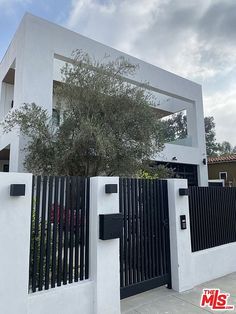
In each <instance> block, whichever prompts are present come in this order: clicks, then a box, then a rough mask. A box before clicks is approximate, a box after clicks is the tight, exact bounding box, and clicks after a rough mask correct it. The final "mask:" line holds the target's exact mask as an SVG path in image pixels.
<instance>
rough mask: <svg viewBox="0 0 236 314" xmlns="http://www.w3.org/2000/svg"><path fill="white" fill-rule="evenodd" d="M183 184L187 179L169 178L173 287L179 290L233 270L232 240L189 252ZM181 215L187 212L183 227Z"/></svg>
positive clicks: (235, 263)
mask: <svg viewBox="0 0 236 314" xmlns="http://www.w3.org/2000/svg"><path fill="white" fill-rule="evenodd" d="M186 187H187V181H186V180H180V179H169V180H168V197H169V224H170V249H171V275H172V287H173V289H174V290H176V291H178V292H182V291H186V290H190V289H192V288H193V287H195V286H197V285H199V284H202V283H204V282H206V281H210V280H213V279H216V278H219V277H221V276H224V275H227V274H230V273H232V272H235V271H236V243H235V242H234V243H229V244H225V245H221V246H217V247H213V248H210V249H206V250H202V251H198V252H192V249H191V236H190V219H189V204H188V196H180V195H179V189H180V188H186ZM180 215H186V222H187V229H186V230H181V228H180Z"/></svg>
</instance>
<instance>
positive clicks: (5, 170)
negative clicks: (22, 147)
mask: <svg viewBox="0 0 236 314" xmlns="http://www.w3.org/2000/svg"><path fill="white" fill-rule="evenodd" d="M3 172H9V165H7V164H5V165H3Z"/></svg>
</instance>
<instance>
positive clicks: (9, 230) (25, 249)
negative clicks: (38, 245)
mask: <svg viewBox="0 0 236 314" xmlns="http://www.w3.org/2000/svg"><path fill="white" fill-rule="evenodd" d="M11 184H25V185H26V193H25V196H19V197H17V196H10V185H11ZM31 191H32V175H31V174H28V173H11V174H9V173H0V250H1V258H0V313H2V314H3V313H4V314H16V313H20V314H27V305H28V280H29V251H30V221H31Z"/></svg>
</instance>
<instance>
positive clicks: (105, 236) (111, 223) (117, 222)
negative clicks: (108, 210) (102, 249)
mask: <svg viewBox="0 0 236 314" xmlns="http://www.w3.org/2000/svg"><path fill="white" fill-rule="evenodd" d="M122 229H123V215H122V214H107V215H99V239H101V240H111V239H116V238H120V237H121V235H122Z"/></svg>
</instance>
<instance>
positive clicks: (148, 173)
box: [138, 165, 177, 179]
mask: <svg viewBox="0 0 236 314" xmlns="http://www.w3.org/2000/svg"><path fill="white" fill-rule="evenodd" d="M138 177H139V178H142V179H166V178H176V177H177V176H176V174H175V172H174V170H173V169H171V168H168V167H166V166H164V165H158V166H157V167H156V168H148V169H143V170H140V171H139V172H138Z"/></svg>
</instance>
